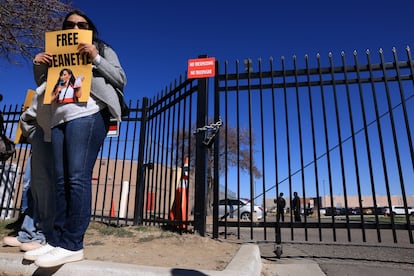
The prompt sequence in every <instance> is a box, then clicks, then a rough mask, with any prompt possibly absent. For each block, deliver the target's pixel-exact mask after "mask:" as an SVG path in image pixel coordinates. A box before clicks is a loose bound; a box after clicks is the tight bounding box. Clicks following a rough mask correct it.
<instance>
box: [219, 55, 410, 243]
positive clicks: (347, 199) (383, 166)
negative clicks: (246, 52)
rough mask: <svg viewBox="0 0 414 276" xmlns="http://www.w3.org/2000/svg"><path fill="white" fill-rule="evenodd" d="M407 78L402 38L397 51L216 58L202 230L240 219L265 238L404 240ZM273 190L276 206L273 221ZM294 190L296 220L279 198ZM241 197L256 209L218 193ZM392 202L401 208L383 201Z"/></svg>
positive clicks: (238, 225)
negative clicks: (246, 216) (280, 218)
mask: <svg viewBox="0 0 414 276" xmlns="http://www.w3.org/2000/svg"><path fill="white" fill-rule="evenodd" d="M373 59H377V60H376V61H373ZM361 60H363V61H361ZM324 62H325V63H326V64H324ZM413 84H414V79H413V61H412V56H411V51H410V49H409V48H408V47H407V49H406V51H405V55H404V58H403V59H402V60H400V58H399V57H398V56H397V51H396V49H393V50H392V51H391V53H390V55H389V56H387V53H384V52H383V51H382V50H380V51H379V52H378V53H376V54H375V55H373V54H371V53H370V52H369V51H366V53H364V56H363V57H360V56H359V55H358V53H357V52H354V53H353V54H352V55H350V56H347V55H345V53H341V54H340V56H338V57H335V56H334V55H333V54H332V53H329V55H328V56H327V59H325V58H323V57H321V56H320V55H317V56H316V58H315V59H313V58H310V57H308V56H305V57H304V59H298V58H297V57H295V56H294V57H293V58H292V59H291V60H287V59H285V58H284V57H282V58H281V59H280V60H279V61H274V60H273V59H272V58H271V59H270V60H269V61H265V62H264V61H262V60H258V61H257V62H252V61H251V60H245V61H244V62H243V63H239V62H238V61H236V62H235V64H229V63H228V62H225V63H224V64H220V63H218V62H217V74H216V78H215V118H216V120H217V119H218V118H221V119H222V121H223V126H222V127H221V130H220V135H219V137H220V138H219V139H218V140H217V141H216V143H215V145H214V147H215V148H214V149H215V151H214V153H215V155H214V161H215V162H214V172H215V173H214V187H215V188H216V189H215V194H214V195H215V198H214V202H216V203H218V202H220V203H223V205H218V204H216V205H215V207H216V208H215V212H214V214H215V216H214V220H213V221H214V236H215V237H218V235H219V233H225V234H226V233H230V232H235V233H237V236H238V237H241V235H242V234H241V231H242V230H241V229H248V230H250V231H249V238H250V239H252V240H263V239H264V240H274V239H275V238H276V240H277V238H278V237H277V236H278V235H277V233H276V237H275V229H277V228H278V227H280V228H281V230H282V232H281V233H282V234H281V235H282V239H283V240H289V239H290V240H297V239H302V238H303V239H304V240H306V241H307V240H316V241H323V240H333V241H337V240H339V237H341V239H344V241H348V242H350V241H363V242H366V241H372V240H374V241H376V242H381V240H382V239H384V237H385V236H387V237H388V236H391V237H392V239H393V241H394V242H398V241H400V242H401V241H402V242H410V243H413V242H414V240H413V234H412V232H413V221H414V214H410V211H409V210H410V209H408V208H407V207H408V206H413V205H414V196H413V195H414V184H413V183H414V171H413V168H414V155H413V139H412V135H413V127H414V125H413V124H414V119H413V118H414V116H413V115H414V101H413V95H414V88H413ZM280 192H284V194H285V196H286V202H287V208H286V211H287V212H286V219H285V221H284V222H279V223H276V219H275V213H274V212H273V211H274V209H275V203H274V199H275V198H276V197H277V195H278V194H279V193H280ZM294 192H297V193H298V195H299V197H300V202H301V221H300V222H296V221H294V219H293V217H294V216H293V212H292V208H290V206H291V200H292V198H293V193H294ZM242 198H246V199H247V201H248V202H249V203H248V204H247V205H246V206H247V207H248V208H250V212H251V214H256V216H257V217H259V218H260V219H255V218H254V217H253V216H252V219H251V220H247V221H246V220H243V219H242V216H241V209H242V208H245V206H244V207H243V206H242V205H243V204H241V205H240V206H228V205H226V204H225V203H224V202H225V200H227V199H237V200H240V199H242ZM219 200H220V201H219ZM396 205H399V206H401V208H402V210H403V211H402V213H401V215H393V214H392V211H391V212H390V210H393V208H395V207H393V206H396ZM255 206H256V207H255ZM230 207H232V208H231V209H232V211H230ZM258 207H262V208H263V211H264V212H265V215H263V216H262V215H261V214H260V211H257V210H256V209H257V208H258ZM243 212H244V211H243ZM232 213H233V214H234V216H232V218H231V217H230V214H232ZM389 213H391V215H388V214H389ZM223 214H224V215H223ZM258 214H259V215H258ZM279 235H280V233H279ZM299 237H301V238H299ZM279 238H280V237H279ZM279 242H280V241H279Z"/></svg>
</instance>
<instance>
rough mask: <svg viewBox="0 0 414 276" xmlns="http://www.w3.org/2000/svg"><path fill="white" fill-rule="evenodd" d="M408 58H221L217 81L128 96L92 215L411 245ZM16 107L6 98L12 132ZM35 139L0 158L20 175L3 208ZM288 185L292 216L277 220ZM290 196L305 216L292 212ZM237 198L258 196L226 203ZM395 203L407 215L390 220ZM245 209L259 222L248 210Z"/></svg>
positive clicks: (101, 168) (98, 177)
mask: <svg viewBox="0 0 414 276" xmlns="http://www.w3.org/2000/svg"><path fill="white" fill-rule="evenodd" d="M361 60H364V61H361ZM324 62H326V63H327V64H326V65H324V64H323V63H324ZM301 63H302V64H301ZM413 68H414V67H413V61H412V57H411V52H410V49H409V48H408V47H407V49H406V51H405V57H404V58H403V59H402V60H400V59H399V57H398V56H397V51H396V50H395V49H393V50H392V51H391V54H390V57H388V56H387V55H386V53H384V52H383V51H382V50H380V51H379V52H378V53H376V54H375V55H373V54H371V53H370V52H369V51H367V52H366V53H364V57H363V58H361V57H359V55H358V54H357V53H356V52H355V53H353V54H352V55H350V56H346V55H345V54H344V53H341V55H340V56H339V57H338V58H336V57H335V56H334V55H333V54H329V55H328V56H327V58H326V59H325V58H323V57H321V56H319V55H318V56H317V57H316V58H315V59H312V58H309V57H308V56H305V57H304V59H297V58H296V57H293V58H292V60H287V59H285V58H283V57H282V58H281V60H280V61H278V62H276V61H274V60H273V59H269V61H266V62H263V61H262V60H258V61H257V62H256V61H255V62H253V61H251V60H245V61H244V62H243V63H240V62H239V61H236V62H235V63H234V65H230V64H229V63H228V62H224V63H223V64H221V63H220V62H216V76H215V77H214V85H213V89H209V87H208V80H207V79H196V80H194V79H187V78H185V77H180V79H178V80H176V81H175V82H174V83H171V84H170V85H169V86H167V87H166V88H165V89H164V90H163V91H161V92H160V93H159V94H158V95H156V96H155V97H153V98H152V99H148V98H143V99H142V101H137V102H136V103H130V108H131V111H132V112H131V114H130V116H129V117H128V118H125V120H124V121H123V122H122V123H121V124H120V125H119V127H118V135H116V136H111V137H108V138H107V139H106V141H105V144H104V146H103V148H102V150H101V153H100V157H99V160H98V161H97V163H96V167H95V170H94V181H93V183H92V184H93V187H94V195H95V197H94V199H93V219H94V220H104V221H107V220H109V221H111V222H116V223H117V224H120V225H122V224H128V223H135V224H137V223H143V224H155V225H170V226H172V227H176V228H178V229H181V230H186V229H188V228H193V229H194V230H195V231H198V232H200V234H202V235H204V233H205V231H206V226H207V223H206V221H207V219H208V218H209V217H212V221H213V236H214V237H218V236H219V233H225V236H226V235H227V234H228V233H230V232H233V231H236V232H237V236H238V237H239V238H240V237H241V236H242V232H243V231H247V232H248V234H249V238H250V239H252V240H273V239H274V238H276V239H277V238H278V237H275V235H274V234H275V229H277V228H278V227H280V228H281V229H282V232H281V233H282V235H283V240H286V239H291V240H297V239H299V237H300V239H302V237H303V239H304V240H319V241H322V240H324V239H326V237H328V238H329V239H331V238H332V239H333V240H334V241H337V240H338V237H339V236H344V237H345V240H347V241H355V240H358V241H359V240H361V241H364V242H365V241H370V240H374V241H375V242H381V240H383V239H384V235H390V236H391V237H392V239H393V241H394V242H400V241H401V240H402V241H408V242H410V243H414V241H413V236H412V231H413V226H412V223H413V216H410V214H409V213H408V210H409V209H408V206H410V205H412V206H414V198H413V195H414V185H413V183H414V170H413V168H414V154H413V139H412V135H413V123H414V122H413V118H414V116H413V115H414V114H413V112H414V108H413V107H414V104H413V99H412V98H413V95H414V89H413V84H414V78H413ZM209 91H210V92H209ZM20 110H21V107H20V106H16V107H14V108H13V107H4V108H3V113H4V116H5V127H6V131H7V135H8V136H9V137H14V133H15V131H16V128H17V121H18V117H19V114H20ZM19 148H20V146H19ZM29 149H30V146H29V145H22V147H21V150H18V152H17V154H16V156H15V157H13V159H11V160H8V161H7V162H5V163H4V164H2V165H3V167H2V168H3V170H2V174H3V175H6V174H5V172H8V173H7V177H8V179H12V180H13V181H11V180H7V181H6V180H4V177H3V180H2V185H1V187H0V191H2V194H1V196H2V198H1V201H2V202H3V204H2V205H1V206H2V207H1V208H2V216H3V217H10V216H14V215H15V212H17V211H18V209H19V206H20V192H21V187H22V185H21V177H20V176H21V172H22V171H24V164H25V158H24V157H25V156H27V151H28V150H29ZM187 161H188V162H187ZM187 164H188V167H187ZM5 166H6V167H7V166H9V167H7V168H6V167H5ZM10 166H14V167H15V168H14V175H15V176H16V177H14V178H13V177H12V178H10V175H12V170H11V169H9V168H10ZM5 181H6V182H5ZM5 183H8V184H7V185H6V184H5ZM280 192H284V194H285V195H286V200H287V214H286V219H285V221H284V222H280V223H276V219H275V215H274V213H273V212H272V211H273V209H274V207H275V204H274V201H273V199H274V198H276V195H277V194H279V193H280ZM293 192H298V194H299V196H300V198H301V206H302V210H303V211H302V215H301V219H302V221H301V222H293V213H292V210H291V208H290V200H291V199H292V196H293ZM243 198H246V199H247V201H249V202H250V203H251V204H250V205H249V204H248V205H246V206H242V207H240V206H226V205H223V206H221V205H219V204H218V203H219V202H225V200H224V201H223V199H243ZM220 200H222V201H220ZM6 202H7V204H6ZM255 205H258V207H255ZM394 205H401V206H403V207H404V208H403V210H404V212H403V215H401V216H399V215H395V216H393V215H391V216H385V214H386V212H387V211H386V210H387V208H388V209H389V210H393V206H394ZM257 208H259V209H260V208H262V209H263V211H264V213H263V215H262V216H261V215H260V212H259V211H258V210H259V209H257ZM333 209H334V210H338V212H337V213H334V212H330V213H329V212H328V215H325V214H324V212H326V211H327V210H333ZM256 210H257V211H256ZM339 210H341V211H339ZM368 210H370V211H368ZM4 212H6V213H4ZM10 212H11V213H10ZM246 213H249V214H250V218H251V219H249V220H244V219H242V218H245V216H242V215H245V214H246ZM355 230H357V231H355ZM298 231H300V232H298ZM276 236H277V235H276ZM279 238H280V234H279Z"/></svg>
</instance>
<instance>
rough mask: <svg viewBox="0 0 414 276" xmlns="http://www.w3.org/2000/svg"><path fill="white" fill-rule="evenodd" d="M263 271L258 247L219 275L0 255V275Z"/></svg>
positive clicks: (107, 275)
mask: <svg viewBox="0 0 414 276" xmlns="http://www.w3.org/2000/svg"><path fill="white" fill-rule="evenodd" d="M261 269H262V264H261V257H260V250H259V247H258V246H257V245H253V244H245V245H242V246H241V247H240V249H239V251H238V252H237V253H236V255H235V256H234V257H233V259H232V261H231V262H230V263H229V264H228V265H227V267H226V268H225V269H224V270H222V271H215V270H193V269H184V268H171V267H155V266H145V265H131V264H121V263H111V262H102V261H91V260H84V261H80V262H74V263H67V264H64V265H62V266H58V267H53V268H39V267H37V266H36V265H35V264H34V263H33V262H31V261H26V260H24V259H23V258H22V254H15V253H0V275H1V274H2V273H5V275H36V276H42V275H56V276H73V275H85V276H88V275H90V276H96V275H100V276H113V275H125V276H130V275H131V276H132V275H146V276H151V275H158V276H159V275H174V276H178V275H252V276H256V275H257V276H260V273H261Z"/></svg>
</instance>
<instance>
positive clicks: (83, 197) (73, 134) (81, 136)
mask: <svg viewBox="0 0 414 276" xmlns="http://www.w3.org/2000/svg"><path fill="white" fill-rule="evenodd" d="M62 29H63V30H68V29H73V30H78V29H88V30H92V32H93V34H92V37H93V43H92V44H89V43H79V45H78V52H79V54H81V55H87V56H88V57H89V59H90V60H92V71H93V77H92V84H91V90H90V97H89V98H88V100H87V102H86V103H77V102H74V103H52V104H51V109H52V116H51V120H52V121H51V128H52V146H53V160H54V164H55V188H56V203H57V204H56V216H55V223H54V229H53V234H52V236H51V238H50V239H49V238H48V240H47V241H48V243H47V244H46V245H44V246H42V247H40V248H37V249H34V250H30V251H27V252H26V253H25V254H24V258H25V259H28V260H33V261H35V264H36V265H37V266H39V267H54V266H58V265H62V264H65V263H68V262H75V261H80V260H82V259H83V258H84V251H83V249H84V243H83V239H84V235H85V232H86V230H87V228H88V226H89V222H90V219H91V208H92V207H91V204H92V171H93V167H94V165H95V162H96V159H97V157H98V153H99V150H100V148H101V146H102V144H103V142H104V139H105V137H106V135H107V132H108V129H109V121H110V116H111V115H112V117H113V118H115V119H116V120H118V121H121V108H120V104H119V100H118V96H117V93H116V91H115V89H116V88H117V89H120V90H123V88H124V86H125V84H126V76H125V72H124V70H123V69H122V67H121V64H120V62H119V60H118V56H117V54H116V53H115V51H114V50H113V49H112V48H111V47H110V46H109V45H108V44H106V43H105V42H104V41H102V40H100V39H99V38H98V30H97V28H96V26H95V24H94V23H93V22H92V21H91V19H90V18H89V17H88V16H87V15H86V14H84V13H83V12H81V11H79V10H74V11H72V12H70V13H68V14H67V15H66V17H65V18H64V20H63V26H62ZM51 61H52V53H45V52H43V53H39V54H37V55H36V56H35V58H34V61H33V63H34V69H33V70H34V75H35V79H36V82H37V83H41V82H43V81H44V80H45V77H46V76H47V69H48V66H49V64H51Z"/></svg>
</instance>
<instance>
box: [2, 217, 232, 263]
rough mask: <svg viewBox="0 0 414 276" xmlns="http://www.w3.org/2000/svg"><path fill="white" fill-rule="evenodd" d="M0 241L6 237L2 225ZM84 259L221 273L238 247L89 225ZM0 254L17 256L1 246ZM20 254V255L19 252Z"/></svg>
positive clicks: (135, 229) (190, 236)
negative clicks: (5, 253) (6, 253)
mask: <svg viewBox="0 0 414 276" xmlns="http://www.w3.org/2000/svg"><path fill="white" fill-rule="evenodd" d="M2 228H3V229H2V231H0V237H1V240H3V237H4V236H6V235H10V234H13V233H12V232H11V231H10V230H9V231H6V230H5V229H4V226H3V227H2ZM84 243H85V259H87V260H99V261H108V262H117V263H128V264H138V265H148V266H160V267H176V268H187V269H204V270H219V271H220V270H223V269H225V267H226V266H227V264H228V263H229V262H230V261H231V260H232V258H233V257H234V256H235V254H236V253H237V251H238V250H239V248H240V244H239V243H238V242H237V241H229V240H227V239H226V240H224V239H223V240H222V239H212V237H210V236H208V235H206V237H201V236H200V235H198V234H192V233H183V234H179V233H175V232H171V231H165V230H162V229H160V228H159V227H152V226H151V227H147V226H139V227H135V226H131V227H114V226H108V225H106V224H102V223H98V222H92V223H91V224H90V226H89V228H88V231H87V233H86V236H85V242H84ZM0 252H10V253H18V252H20V251H19V248H13V247H8V246H4V244H2V246H1V247H0ZM22 254H23V253H22Z"/></svg>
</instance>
